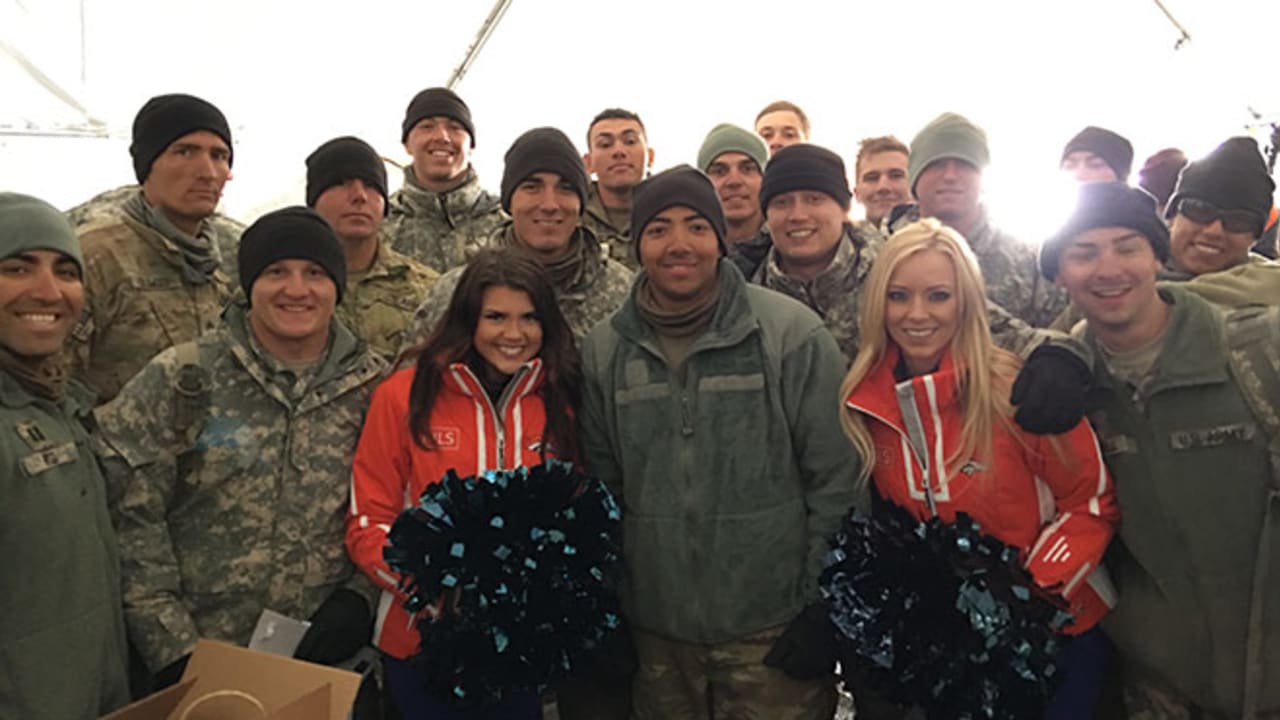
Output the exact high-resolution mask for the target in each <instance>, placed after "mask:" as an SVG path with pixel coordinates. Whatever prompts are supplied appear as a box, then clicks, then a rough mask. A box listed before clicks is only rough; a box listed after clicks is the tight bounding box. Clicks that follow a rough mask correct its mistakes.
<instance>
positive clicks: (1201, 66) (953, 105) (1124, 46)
mask: <svg viewBox="0 0 1280 720" xmlns="http://www.w3.org/2000/svg"><path fill="white" fill-rule="evenodd" d="M1165 5H1166V6H1167V7H1168V9H1169V10H1170V12H1171V13H1172V14H1173V15H1174V16H1176V17H1177V19H1178V20H1179V21H1180V22H1181V24H1182V25H1183V26H1185V27H1186V28H1187V30H1188V31H1189V32H1190V34H1191V41H1190V42H1189V43H1186V44H1185V45H1184V47H1183V48H1182V49H1180V50H1176V51H1175V50H1174V43H1175V41H1176V40H1177V39H1178V37H1179V32H1178V30H1177V29H1176V28H1175V27H1174V25H1173V24H1171V23H1170V22H1169V20H1168V19H1167V18H1166V17H1165V16H1164V15H1163V14H1162V13H1161V11H1160V9H1159V7H1158V6H1157V5H1156V4H1155V3H1154V2H1153V1H1152V0H1074V1H1072V2H1065V1H1064V2H1047V1H1046V0H1035V1H1032V2H1027V1H1026V0H971V1H969V2H957V1H956V0H899V1H898V2H884V3H867V2H858V1H856V0H855V1H846V2H837V1H834V0H832V1H823V0H792V1H791V2H788V3H782V4H769V5H765V4H759V5H754V4H748V3H741V2H733V1H729V0H702V1H701V2H689V1H688V0H648V1H647V2H644V3H637V2H619V1H618V0H513V2H512V5H511V8H510V10H509V11H508V12H507V14H506V16H505V17H504V19H503V20H502V22H501V24H500V25H499V27H498V28H497V30H496V32H495V33H494V34H493V36H492V37H491V38H490V40H489V42H488V45H487V46H486V47H485V49H484V51H483V52H482V53H481V55H480V57H479V59H478V60H477V61H476V63H475V65H474V66H473V67H472V68H471V70H470V72H469V74H468V75H467V76H466V78H465V79H464V80H463V82H462V84H461V86H460V87H459V91H460V93H461V94H462V95H463V97H464V98H466V100H467V101H468V103H469V104H470V105H471V107H472V112H473V116H474V117H475V121H476V126H477V140H478V147H477V150H476V154H475V164H476V165H477V167H478V169H479V171H480V173H481V177H482V180H483V182H484V183H485V184H486V185H488V186H490V187H494V188H496V186H497V183H498V179H499V176H500V174H501V162H502V154H503V152H504V151H505V149H506V147H507V145H508V144H509V143H510V141H511V140H512V139H513V138H514V137H515V136H516V135H518V134H519V133H520V132H522V131H524V130H525V129H527V128H529V127H532V126H535V125H555V126H557V127H560V128H562V129H563V130H565V131H566V132H567V133H569V135H570V137H572V138H573V139H574V140H575V141H576V142H578V143H579V145H582V144H583V142H584V139H583V137H582V135H583V133H584V131H585V128H586V124H587V122H588V120H589V119H590V117H591V116H592V115H594V114H595V113H596V112H597V111H598V110H600V109H602V108H605V107H610V106H621V107H626V108H630V109H633V110H636V111H638V112H639V113H640V114H641V115H642V116H643V117H644V118H645V121H646V124H647V125H648V129H649V136H650V142H651V144H652V145H653V146H654V147H655V148H656V149H657V155H658V158H657V165H658V167H663V166H666V165H670V164H674V163H676V162H684V161H690V160H692V158H693V156H694V154H695V153H696V151H697V147H698V145H699V143H700V142H701V139H702V136H703V134H705V132H706V130H707V129H709V128H710V127H711V126H713V125H714V124H716V123H718V122H722V121H734V122H738V123H740V124H743V125H749V124H750V122H751V120H752V118H753V117H754V114H755V111H756V110H757V109H758V108H759V107H761V106H762V105H763V104H765V103H766V102H768V101H770V100H774V99H778V98H788V99H791V100H793V101H795V102H798V103H799V104H800V105H802V106H803V107H805V109H806V110H807V111H808V113H809V115H810V117H811V118H812V120H813V124H814V138H813V140H814V141H815V142H818V143H821V144H825V145H828V146H830V147H832V148H833V149H835V150H837V151H838V152H840V153H842V154H843V155H844V156H845V157H846V159H847V160H848V161H849V163H850V170H852V158H853V154H854V152H855V151H856V146H857V141H858V139H859V138H861V137H863V136H865V135H870V134H882V133H887V132H893V133H895V134H897V135H898V136H899V137H902V138H903V139H907V140H909V139H910V137H911V135H913V134H914V133H915V131H916V130H918V129H919V128H920V127H921V126H922V125H923V124H924V123H926V122H928V120H930V119H931V118H932V117H934V116H935V115H937V114H938V113H939V112H941V111H944V110H953V111H958V112H961V113H964V114H966V115H969V116H970V117H971V118H972V119H974V120H975V121H976V122H978V123H980V124H982V125H983V126H984V127H985V128H986V129H987V131H988V134H989V135H990V137H991V144H992V152H993V166H992V168H991V170H990V172H989V173H988V177H987V181H986V189H987V194H988V198H989V201H990V204H991V205H992V206H993V210H994V212H995V213H996V215H997V216H999V217H1001V218H1005V219H1007V220H1008V222H1007V224H1008V225H1011V226H1013V228H1014V229H1015V230H1018V229H1024V230H1025V231H1027V232H1033V231H1035V230H1037V228H1034V227H1032V225H1033V224H1034V225H1038V224H1039V223H1038V222H1036V219H1037V217H1038V216H1039V213H1038V212H1033V211H1032V210H1033V208H1031V207H1030V206H1031V205H1036V204H1037V203H1038V202H1039V198H1040V197H1042V196H1043V195H1045V194H1046V193H1047V192H1048V190H1047V188H1050V187H1052V188H1056V187H1057V179H1056V176H1055V173H1054V170H1055V168H1056V164H1057V159H1058V154H1059V152H1060V150H1061V147H1062V144H1063V143H1064V142H1065V141H1066V139H1067V138H1069V137H1070V136H1071V135H1073V134H1074V133H1075V132H1076V131H1077V130H1079V129H1080V128H1081V127H1083V126H1084V125H1086V124H1096V125H1103V126H1106V127H1110V128H1112V129H1115V130H1117V131H1119V132H1121V133H1123V134H1125V135H1127V136H1128V137H1130V138H1131V139H1132V140H1133V142H1134V145H1135V147H1136V149H1137V153H1138V160H1137V162H1138V163H1140V162H1141V159H1142V158H1143V157H1145V155H1146V154H1149V153H1150V152H1153V151H1154V150H1156V149H1159V148H1160V147H1164V146H1168V145H1177V146H1180V147H1182V148H1184V149H1185V150H1186V151H1187V152H1188V153H1189V154H1191V155H1192V156H1195V155H1198V154H1201V153H1203V152H1206V151H1208V150H1209V149H1211V148H1212V147H1213V145H1215V144H1216V143H1217V142H1219V141H1221V140H1222V139H1224V138H1226V137H1228V136H1229V135H1233V134H1240V133H1242V132H1245V131H1246V124H1247V123H1249V121H1250V116H1249V115H1248V112H1247V110H1246V108H1247V107H1249V106H1252V107H1254V108H1256V109H1257V110H1258V111H1260V112H1262V113H1271V114H1272V115H1273V117H1274V116H1275V115H1280V89H1277V88H1280V85H1277V83H1276V77H1275V75H1276V68H1277V66H1278V64H1277V50H1276V49H1277V48H1280V2H1275V1H1274V0H1218V2H1214V3H1208V2H1204V0H1165ZM491 7H492V3H491V2H490V0H466V1H461V0H455V2H452V3H444V2H433V1H430V0H428V1H425V2H424V1H423V0H416V1H413V0H366V1H365V2H362V3H351V2H316V3H311V4H307V5H299V4H297V3H292V2H284V1H283V0H224V2H222V3H219V4H217V5H211V4H209V3H207V2H203V1H200V2H197V1H196V0H111V1H110V2H108V1H107V0H0V40H4V41H7V42H9V43H11V44H12V45H13V46H15V47H17V48H18V49H19V50H20V51H22V52H23V53H25V54H26V55H27V56H28V58H29V59H30V60H31V61H32V62H33V63H35V64H36V65H38V66H39V67H40V68H41V70H42V71H43V72H44V73H46V74H47V75H48V76H49V77H50V78H51V79H52V80H53V81H54V82H56V83H57V84H59V85H60V86H62V87H63V88H65V89H66V90H67V91H68V92H69V93H70V94H71V95H74V96H75V97H76V98H77V99H78V100H79V101H80V102H82V103H83V104H84V105H85V106H86V108H87V109H88V110H89V111H90V112H91V113H92V114H94V115H96V116H97V117H100V118H102V119H103V120H104V121H105V122H106V124H107V126H108V128H109V129H110V130H111V132H112V138H111V139H107V140H86V139H75V140H68V139H64V138H56V139H50V138H40V137H30V136H13V135H0V188H6V189H20V190H24V191H27V192H32V193H35V194H38V195H42V196H45V197H47V198H49V199H50V200H51V201H53V202H55V203H57V204H59V205H63V206H67V205H71V204H74V203H75V202H78V201H79V200H81V199H83V198H85V197H87V196H89V195H91V194H93V192H96V191H97V190H100V189H105V188H107V187H111V186H114V185H117V184H120V183H123V182H126V181H128V180H129V179H130V170H129V162H128V157H127V154H126V148H127V136H128V128H129V125H130V122H131V121H132V117H133V114H134V112H135V111H136V110H137V108H138V107H139V106H140V105H141V104H142V103H143V102H145V100H146V99H147V98H148V97H150V96H152V95H155V94H159V93H163V92H175V91H182V92H190V93H193V94H196V95H200V96H202V97H205V98H207V99H209V100H211V101H212V102H214V103H215V104H217V105H219V106H220V107H221V108H222V109H223V111H224V112H225V113H226V115H227V117H228V118H229V119H230V121H231V123H232V125H233V127H234V129H235V135H236V164H235V179H234V180H233V181H232V182H231V183H230V184H229V185H228V187H227V193H226V198H225V201H224V203H225V208H226V210H227V211H228V212H230V213H231V214H233V215H236V216H239V217H241V218H242V219H246V220H248V219H252V217H253V216H254V215H256V214H258V213H260V212H261V211H263V210H266V209H269V208H271V207H273V206H276V205H280V204H283V203H286V202H297V201H300V200H301V197H302V192H301V187H302V182H301V178H302V174H303V163H302V161H303V158H304V157H305V156H306V154H307V153H308V152H309V151H310V150H311V149H312V148H314V147H315V146H316V145H318V144H319V143H320V142H322V141H324V140H325V139H327V138H329V137H332V136H334V135H337V134H347V133H351V134H356V135H360V136H362V137H364V138H365V139H367V140H369V141H370V142H372V143H373V144H374V145H375V147H377V148H378V149H379V150H381V151H382V152H383V153H384V154H385V155H387V156H388V157H392V158H401V159H407V158H406V156H405V155H404V153H403V150H402V149H401V148H400V146H399V125H400V118H401V116H402V113H403V110H404V106H405V104H406V103H407V102H408V99H409V98H410V97H411V96H412V95H413V94H414V93H415V92H416V91H417V90H419V89H421V88H423V87H427V86H429V85H436V84H443V83H444V82H445V81H446V79H447V78H448V77H449V74H450V72H451V71H452V69H453V68H454V67H455V65H457V63H458V62H459V61H460V60H461V59H462V57H463V54H464V52H465V50H466V48H467V46H468V45H469V44H470V43H471V41H472V40H473V39H474V37H475V33H476V31H477V29H478V28H479V26H480V24H481V22H482V21H483V19H484V18H485V16H486V15H487V14H488V13H489V11H490V9H491ZM82 8H83V17H84V34H83V47H84V54H83V65H82V56H81V53H80V48H81V43H82V37H81V24H80V17H81V11H82ZM753 8H754V10H753ZM82 69H83V81H82V78H81V73H82ZM0 97H2V98H3V100H2V101H0V131H2V130H3V129H4V127H5V126H6V125H8V126H10V127H25V126H27V125H34V126H39V127H46V128H57V127H60V126H62V125H65V124H74V123H78V122H82V121H83V120H84V118H83V116H81V115H79V114H78V113H77V112H75V111H74V110H73V109H72V108H71V107H70V106H68V105H67V104H66V103H65V102H62V101H59V100H58V99H56V98H54V97H53V96H52V95H51V94H50V93H48V92H47V91H46V90H45V89H44V88H42V87H41V86H40V85H39V84H38V83H35V82H33V81H32V80H31V79H30V77H29V76H28V74H27V73H25V72H24V71H23V70H22V69H21V68H19V67H18V65H17V64H16V63H14V62H12V59H11V58H10V57H8V56H6V55H5V54H3V53H0ZM1254 134H1255V135H1256V136H1257V137H1259V138H1260V139H1263V138H1265V135H1266V133H1264V132H1262V131H1256V132H1255V133H1254ZM397 182H398V181H393V184H396V183H397Z"/></svg>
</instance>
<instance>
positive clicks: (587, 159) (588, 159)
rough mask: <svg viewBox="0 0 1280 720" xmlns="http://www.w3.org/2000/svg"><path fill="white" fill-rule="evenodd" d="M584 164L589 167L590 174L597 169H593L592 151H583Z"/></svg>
mask: <svg viewBox="0 0 1280 720" xmlns="http://www.w3.org/2000/svg"><path fill="white" fill-rule="evenodd" d="M582 165H583V167H585V168H586V169H587V174H588V175H592V174H594V173H595V170H592V169H591V153H590V152H584V153H582Z"/></svg>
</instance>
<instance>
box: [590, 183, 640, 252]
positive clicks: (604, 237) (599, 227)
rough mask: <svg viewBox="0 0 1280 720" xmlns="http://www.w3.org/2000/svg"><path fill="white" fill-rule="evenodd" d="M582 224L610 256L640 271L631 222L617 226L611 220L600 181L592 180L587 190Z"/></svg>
mask: <svg viewBox="0 0 1280 720" xmlns="http://www.w3.org/2000/svg"><path fill="white" fill-rule="evenodd" d="M581 225H582V227H584V228H586V229H588V230H590V231H591V233H592V234H593V235H595V236H596V239H597V240H599V241H600V246H601V247H602V248H604V250H605V252H606V253H607V254H608V256H609V257H611V258H613V259H614V260H616V261H617V262H619V263H622V266H623V267H626V268H630V269H631V270H632V271H635V272H639V270H640V261H639V260H637V259H636V253H635V249H633V248H632V247H631V222H630V221H629V220H628V222H627V225H626V226H625V227H616V226H615V225H614V224H613V222H612V221H610V220H609V212H608V211H607V210H605V209H604V203H603V202H602V201H601V200H600V183H599V182H592V183H591V187H590V189H588V191H587V204H586V207H584V208H582V221H581Z"/></svg>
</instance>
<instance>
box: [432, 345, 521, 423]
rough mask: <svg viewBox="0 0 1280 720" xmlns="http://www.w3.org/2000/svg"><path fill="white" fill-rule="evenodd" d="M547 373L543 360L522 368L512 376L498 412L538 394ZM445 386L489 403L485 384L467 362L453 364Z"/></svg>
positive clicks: (497, 408) (504, 389)
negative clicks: (543, 368)
mask: <svg viewBox="0 0 1280 720" xmlns="http://www.w3.org/2000/svg"><path fill="white" fill-rule="evenodd" d="M545 377H546V373H544V372H543V371H542V358H534V359H532V360H530V361H529V362H527V363H525V364H523V365H521V366H520V368H519V369H518V370H516V373H515V374H514V375H512V376H511V380H509V381H508V382H507V386H506V387H505V388H503V390H502V398H501V400H500V401H499V402H498V403H497V405H498V407H496V408H495V410H497V411H498V412H504V413H505V411H506V407H507V406H508V405H509V404H510V403H511V402H512V401H516V402H518V401H519V400H521V399H522V398H524V397H525V396H527V395H530V394H532V393H535V392H537V391H538V390H539V389H540V388H541V387H542V381H543V379H544V378H545ZM443 386H444V387H445V388H447V389H448V390H450V391H452V392H456V393H459V394H462V395H465V396H467V397H469V398H471V399H472V400H476V401H482V400H483V401H488V398H489V395H488V393H486V392H485V389H484V383H482V382H480V378H479V377H477V376H476V374H475V371H473V370H472V369H471V366H470V365H468V364H467V363H465V362H456V363H451V364H450V365H449V367H448V368H446V369H445V371H444V377H443Z"/></svg>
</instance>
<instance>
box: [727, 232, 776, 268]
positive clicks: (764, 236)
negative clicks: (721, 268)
mask: <svg viewBox="0 0 1280 720" xmlns="http://www.w3.org/2000/svg"><path fill="white" fill-rule="evenodd" d="M772 249H773V236H772V235H770V234H769V226H768V225H761V226H760V232H758V233H756V234H755V237H752V238H750V239H748V240H743V241H742V242H736V243H734V244H732V245H730V246H729V250H728V252H727V253H726V254H725V256H726V257H728V258H729V260H730V261H732V262H733V264H734V265H737V266H738V269H739V270H741V271H742V277H744V278H747V279H750V278H753V277H755V276H756V273H757V272H759V270H760V266H761V265H763V264H764V260H765V258H767V257H768V256H769V251H770V250H772Z"/></svg>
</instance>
